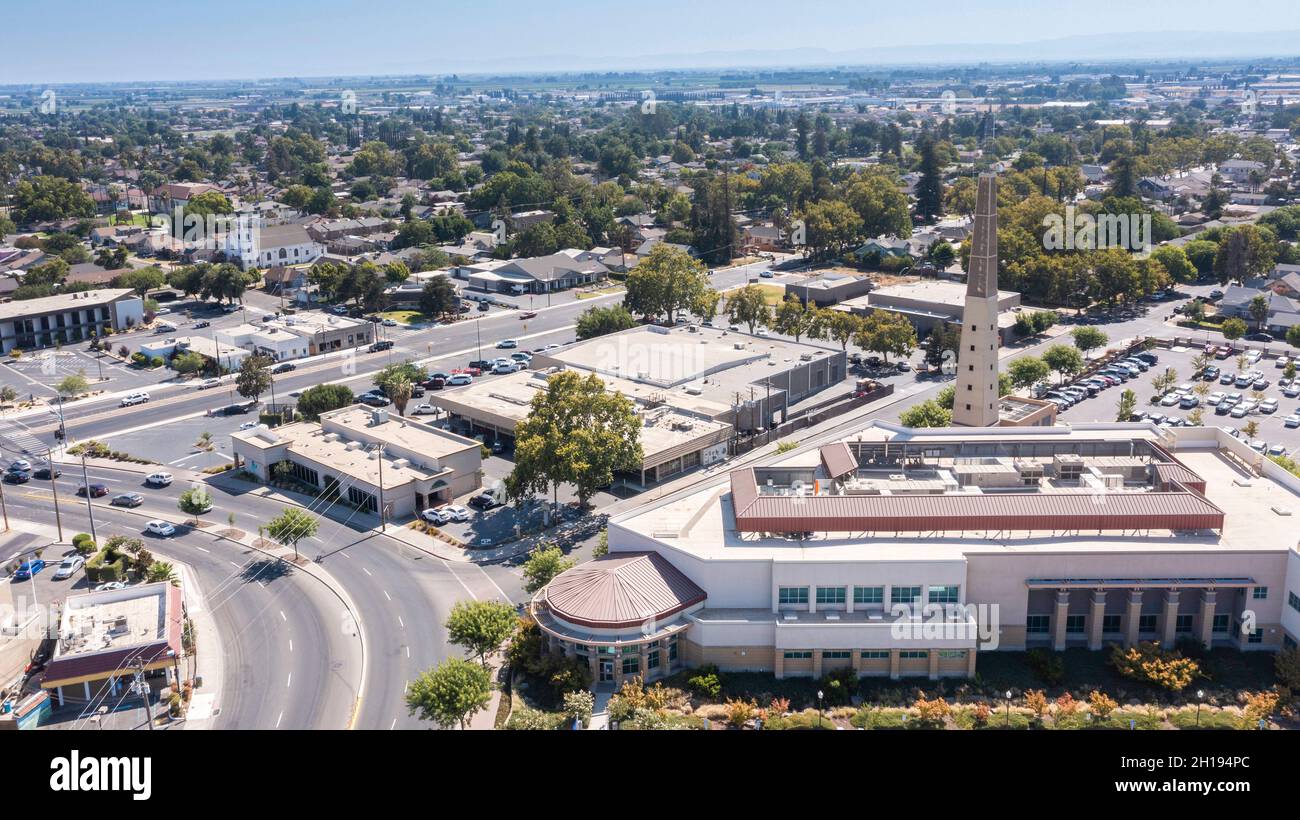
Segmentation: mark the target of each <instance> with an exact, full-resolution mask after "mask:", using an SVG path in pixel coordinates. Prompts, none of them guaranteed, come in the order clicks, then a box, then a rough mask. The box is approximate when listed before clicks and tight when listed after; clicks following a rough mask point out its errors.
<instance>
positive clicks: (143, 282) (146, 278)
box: [113, 266, 167, 296]
mask: <svg viewBox="0 0 1300 820" xmlns="http://www.w3.org/2000/svg"><path fill="white" fill-rule="evenodd" d="M166 281H167V277H165V276H164V275H163V272H162V271H161V270H159V269H158V268H156V267H153V266H150V267H147V268H139V269H137V270H133V271H130V272H128V273H123V274H120V275H118V276H117V277H116V278H114V279H113V287H115V288H130V289H131V290H133V291H135V292H136V295H137V296H144V295H145V294H147V293H148V292H149V291H151V290H157V289H158V288H160V287H162V286H163V284H165V283H166Z"/></svg>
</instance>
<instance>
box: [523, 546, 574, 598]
mask: <svg viewBox="0 0 1300 820" xmlns="http://www.w3.org/2000/svg"><path fill="white" fill-rule="evenodd" d="M577 563H578V562H577V561H575V560H573V559H572V558H568V557H566V556H565V554H564V551H563V550H561V549H560V548H559V547H558V546H557V545H555V544H553V543H551V542H549V541H544V542H542V543H540V544H538V545H537V546H535V547H533V549H532V551H531V552H529V553H528V560H527V561H525V562H524V566H523V572H524V578H525V583H524V589H526V590H527V591H528V592H536V591H537V590H539V589H541V588H542V587H544V586H546V585H547V584H549V583H550V582H551V581H552V579H554V578H555V576H557V575H559V574H560V573H561V572H564V571H565V570H567V569H570V568H572V567H574V566H576V565H577Z"/></svg>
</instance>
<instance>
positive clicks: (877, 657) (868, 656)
mask: <svg viewBox="0 0 1300 820" xmlns="http://www.w3.org/2000/svg"><path fill="white" fill-rule="evenodd" d="M862 660H864V661H887V660H889V650H888V649H865V650H863V651H862Z"/></svg>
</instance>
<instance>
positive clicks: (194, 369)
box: [172, 350, 208, 376]
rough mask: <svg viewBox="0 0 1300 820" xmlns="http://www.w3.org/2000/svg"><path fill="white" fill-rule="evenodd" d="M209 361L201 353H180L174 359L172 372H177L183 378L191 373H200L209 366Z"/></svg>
mask: <svg viewBox="0 0 1300 820" xmlns="http://www.w3.org/2000/svg"><path fill="white" fill-rule="evenodd" d="M207 363H208V360H207V359H205V358H203V356H202V355H201V354H199V353H195V352H194V351H192V350H191V351H189V352H187V353H178V354H177V355H175V356H173V357H172V370H175V371H176V372H177V373H179V374H180V375H182V376H187V375H189V374H191V373H198V372H199V371H200V370H202V369H203V368H204V367H206V366H207Z"/></svg>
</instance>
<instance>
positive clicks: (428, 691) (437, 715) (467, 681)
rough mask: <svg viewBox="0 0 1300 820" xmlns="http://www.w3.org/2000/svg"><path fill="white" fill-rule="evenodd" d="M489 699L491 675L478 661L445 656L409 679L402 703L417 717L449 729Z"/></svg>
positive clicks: (482, 707) (462, 726)
mask: <svg viewBox="0 0 1300 820" xmlns="http://www.w3.org/2000/svg"><path fill="white" fill-rule="evenodd" d="M491 700H492V678H491V675H490V674H489V673H488V670H487V669H486V668H484V667H483V666H482V665H480V664H477V663H474V662H472V661H467V660H464V659H462V658H449V659H447V660H445V661H443V662H442V663H440V664H438V665H437V666H435V667H433V668H432V669H429V670H427V671H425V672H424V673H423V674H421V675H420V676H419V677H418V678H416V679H415V680H413V681H411V686H410V688H409V689H408V690H407V692H406V706H407V708H408V709H409V710H410V713H411V714H413V715H418V716H419V718H420V720H431V721H433V722H434V723H436V724H437V725H438V726H439V728H442V729H450V728H451V727H453V726H456V725H459V726H460V728H462V729H464V728H465V721H467V720H469V719H470V717H472V716H473V715H475V714H476V713H478V712H481V711H482V710H483V709H486V708H487V705H488V703H490V702H491Z"/></svg>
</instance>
